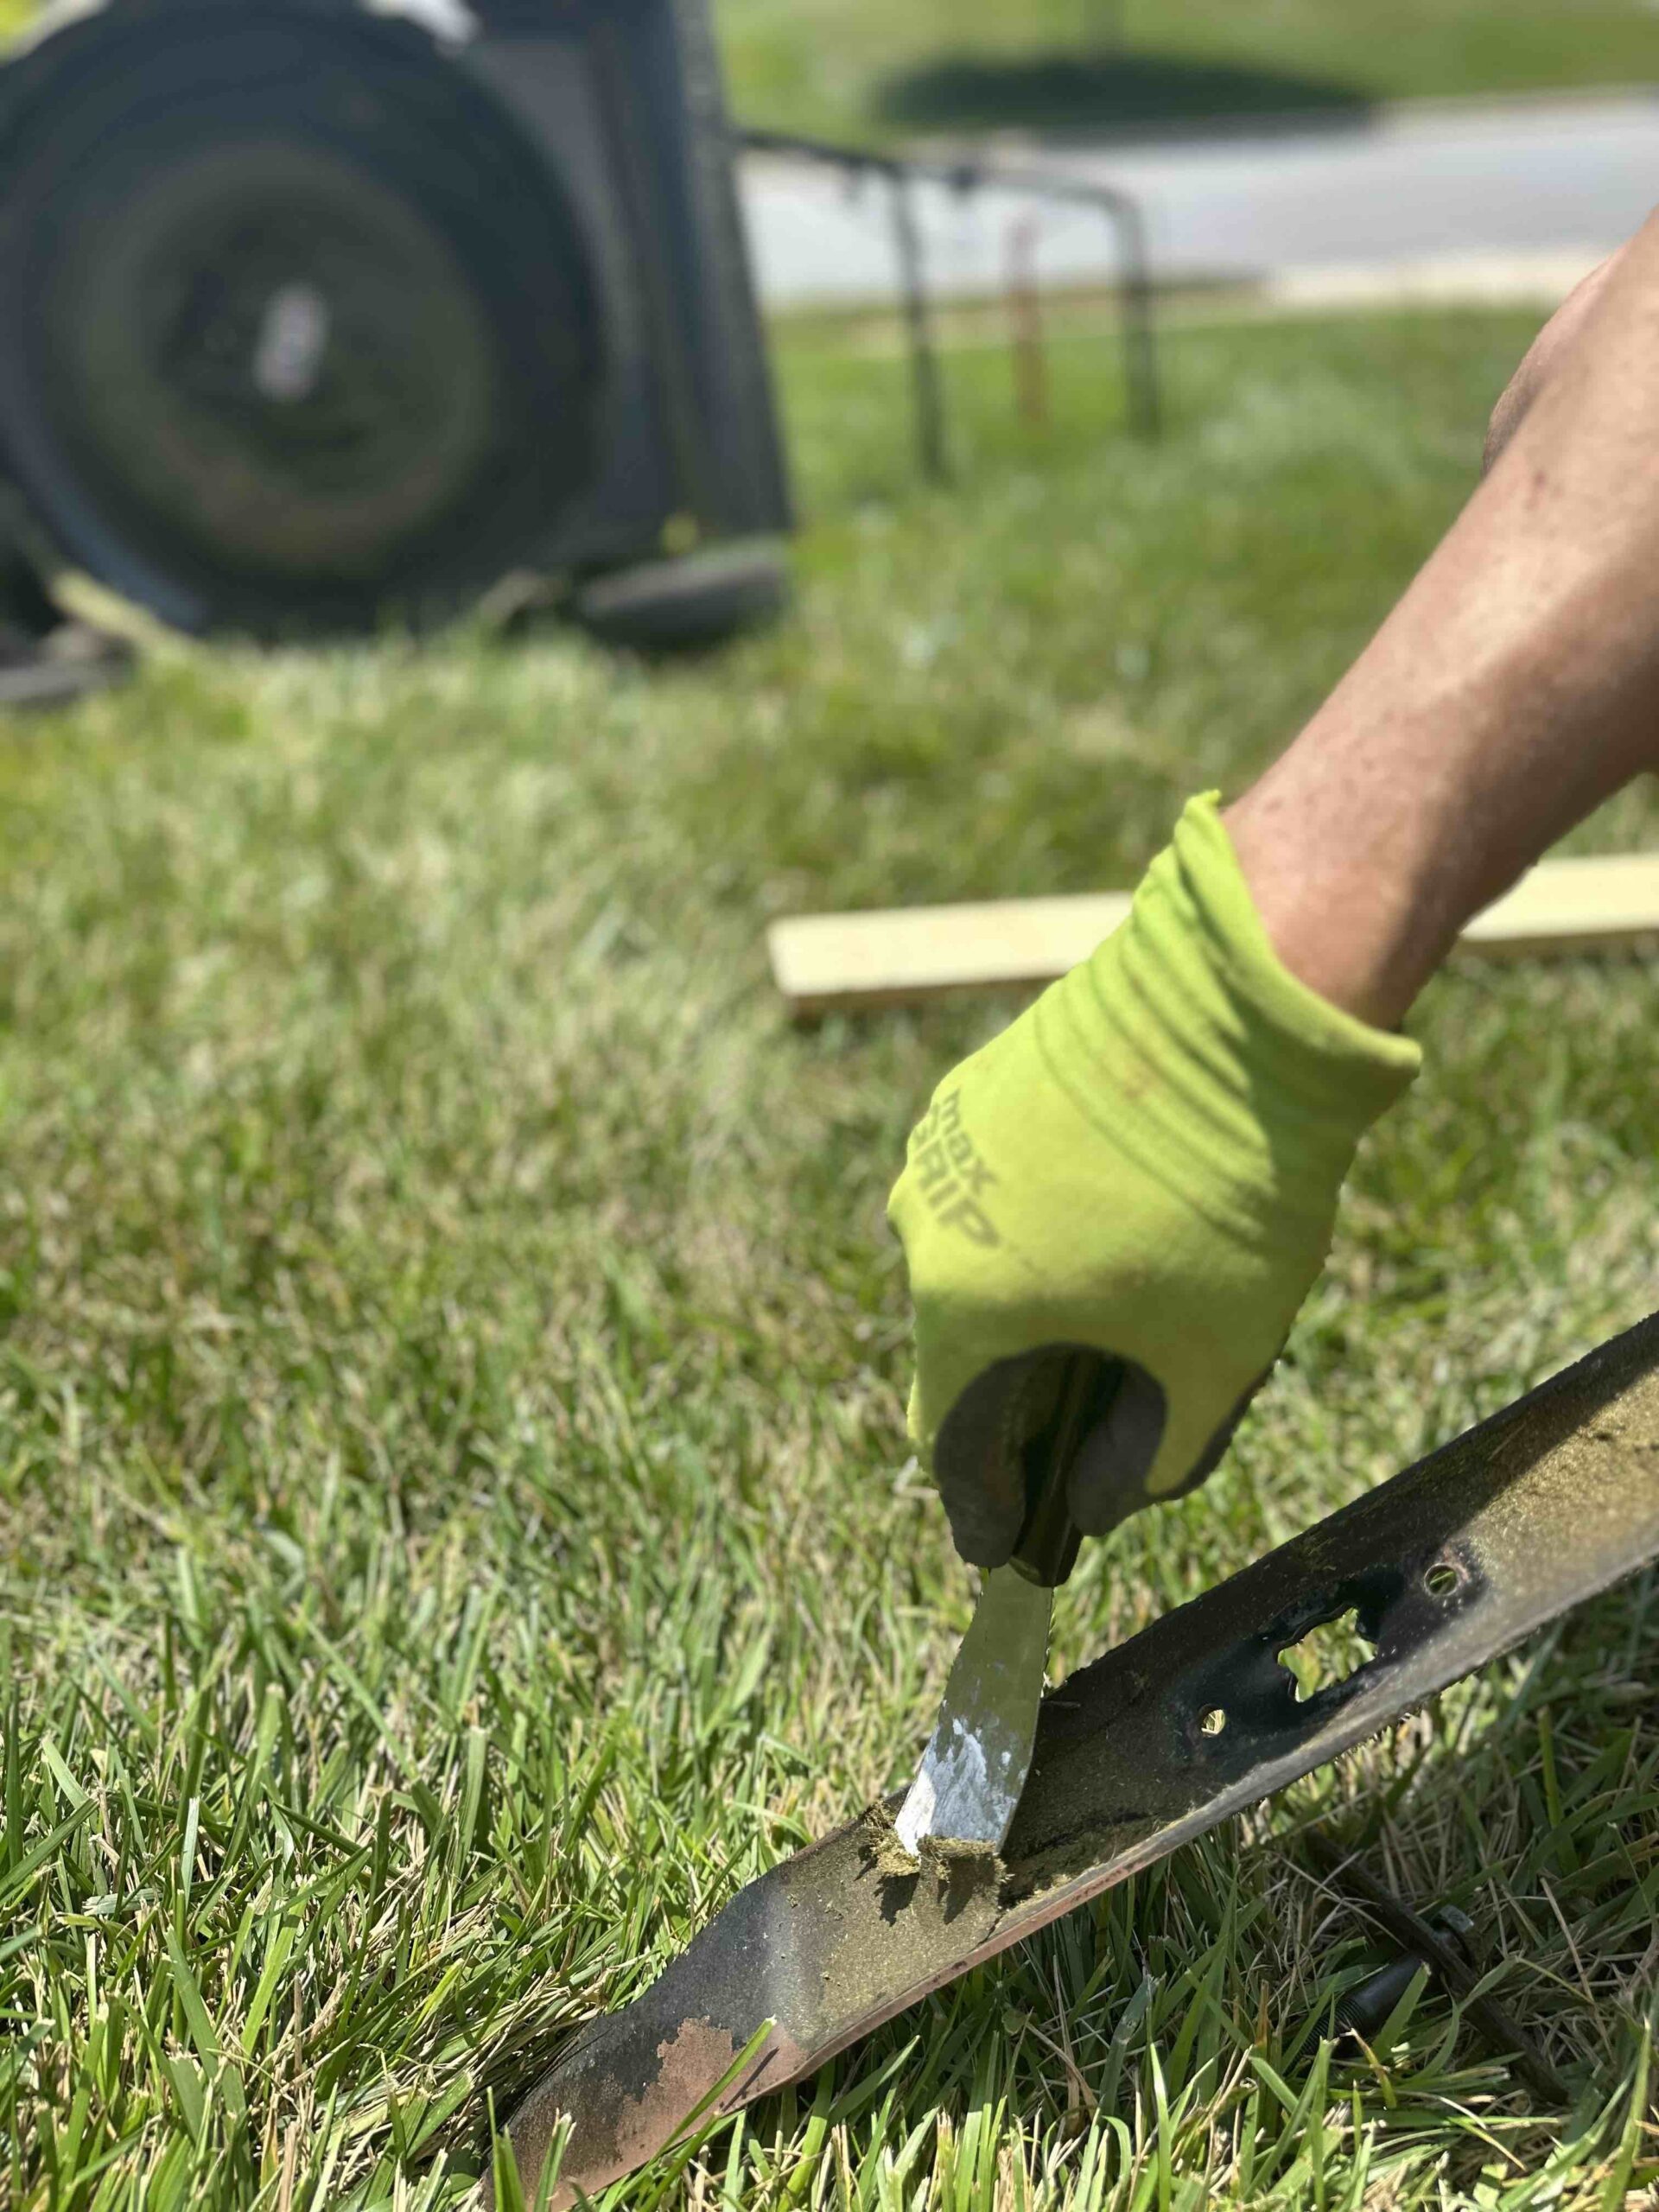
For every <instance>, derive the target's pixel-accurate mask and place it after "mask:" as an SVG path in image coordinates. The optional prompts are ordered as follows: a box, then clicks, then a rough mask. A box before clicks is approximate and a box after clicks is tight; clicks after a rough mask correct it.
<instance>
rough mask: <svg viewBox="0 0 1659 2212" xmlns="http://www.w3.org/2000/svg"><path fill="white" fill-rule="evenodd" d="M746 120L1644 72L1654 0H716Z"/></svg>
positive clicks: (1322, 98) (938, 120)
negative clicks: (1248, 0)
mask: <svg viewBox="0 0 1659 2212" xmlns="http://www.w3.org/2000/svg"><path fill="white" fill-rule="evenodd" d="M715 8H716V13H717V17H718V20H719V22H720V25H721V32H722V35H723V38H724V42H725V48H726V55H727V62H728V69H729V72H730V75H731V80H732V90H733V93H734V99H735V103H736V105H737V108H738V111H739V113H740V114H741V116H742V117H743V118H745V119H746V120H747V121H749V122H765V123H770V124H774V125H779V126H782V125H792V126H794V127H796V128H798V129H817V130H851V131H855V132H861V133H863V132H868V131H871V130H879V131H884V132H891V131H894V130H898V131H900V132H915V131H918V130H919V131H925V130H975V129H981V128H984V127H987V126H995V125H998V124H1006V125H1009V126H1014V127H1020V128H1032V129H1041V128H1044V127H1046V126H1052V127H1056V128H1075V127H1079V126H1082V127H1087V126H1088V125H1090V124H1116V123H1125V122H1129V123H1135V122H1148V121H1154V122H1155V121H1158V120H1160V119H1165V118H1191V117H1207V116H1213V115H1217V114H1222V115H1224V114H1229V113H1233V114H1238V113H1247V114H1248V113H1256V114H1283V113H1287V112H1294V111H1297V110H1300V109H1306V110H1309V111H1313V112H1317V111H1320V110H1323V109H1329V110H1332V111H1338V112H1339V111H1341V110H1342V109H1344V107H1348V108H1351V107H1352V106H1354V105H1357V104H1362V103H1363V102H1365V101H1369V100H1376V99H1402V98H1407V97H1410V96H1413V95H1416V94H1422V93H1447V92H1533V91H1537V90H1541V89H1548V88H1551V87H1556V86H1585V85H1611V84H1623V83H1645V82H1647V81H1649V80H1650V79H1652V78H1653V77H1654V75H1655V73H1656V71H1659V20H1656V18H1655V16H1654V13H1653V10H1652V9H1651V8H1650V7H1649V6H1647V5H1646V4H1644V0H1517V4H1515V5H1511V6H1504V5H1502V4H1500V0H1267V3H1266V4H1259V5H1256V6H1252V7H1242V6H1238V5H1230V4H1228V0H1025V4H1024V5H1023V6H1020V7H1018V8H1013V7H1009V6H1007V5H1005V4H1003V0H905V4H903V5H901V6H894V5H892V4H891V3H890V0H715Z"/></svg>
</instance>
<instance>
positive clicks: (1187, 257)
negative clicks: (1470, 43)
mask: <svg viewBox="0 0 1659 2212" xmlns="http://www.w3.org/2000/svg"><path fill="white" fill-rule="evenodd" d="M998 150H1001V149H1000V148H999V149H998ZM1007 152H1008V156H1009V158H1010V160H1011V161H1017V162H1018V164H1019V166H1020V168H1025V169H1031V168H1048V169H1052V170H1054V171H1056V172H1057V173H1061V172H1063V173H1065V174H1067V175H1074V176H1077V175H1081V176H1084V177H1088V178H1090V179H1093V180H1097V181H1103V182H1106V183H1110V184H1114V185H1117V186H1119V187H1121V188H1123V189H1124V190H1126V191H1128V192H1130V193H1132V194H1135V197H1136V198H1137V199H1138V200H1140V201H1141V205H1142V207H1143V208H1144V210H1145V212H1146V215H1147V226H1148V232H1149V237H1150V240H1151V246H1152V254H1153V261H1154V275H1155V277H1156V278H1157V280H1158V281H1159V282H1160V283H1165V284H1171V283H1207V282H1213V281H1222V282H1225V283H1256V282H1262V281H1265V280H1271V282H1272V283H1273V284H1274V286H1275V287H1276V288H1279V289H1281V290H1283V291H1285V293H1286V296H1287V303H1290V302H1294V300H1295V299H1296V298H1297V297H1299V296H1300V298H1301V299H1302V300H1303V302H1305V303H1306V304H1310V305H1311V304H1314V303H1315V302H1317V301H1318V300H1319V298H1320V297H1321V288H1323V290H1324V294H1325V296H1329V297H1331V298H1332V299H1333V300H1341V299H1343V298H1347V299H1350V300H1353V299H1357V298H1358V297H1360V296H1363V295H1364V293H1365V290H1366V287H1367V286H1368V285H1371V286H1373V287H1378V288H1380V289H1381V290H1382V292H1383V294H1384V295H1385V296H1402V297H1403V296H1418V293H1419V292H1420V293H1421V296H1427V297H1446V298H1449V297H1464V296H1474V297H1478V298H1485V299H1497V298H1509V297H1524V298H1527V299H1531V298H1533V297H1535V296H1536V297H1538V298H1540V299H1542V300H1548V299H1549V298H1551V297H1557V296H1560V292H1562V291H1564V290H1566V289H1567V288H1568V286H1569V285H1570V283H1572V282H1573V280H1574V279H1575V277H1576V276H1577V274H1579V273H1580V272H1581V271H1582V270H1584V269H1585V268H1586V267H1588V266H1589V265H1590V264H1591V263H1592V262H1593V261H1594V260H1595V259H1597V258H1599V256H1600V255H1601V254H1602V253H1603V252H1605V251H1606V250H1607V249H1608V248H1609V247H1610V246H1611V245H1615V244H1617V243H1618V240H1619V239H1620V238H1623V237H1624V236H1625V235H1626V234H1627V233H1628V232H1630V231H1631V230H1633V229H1634V228H1635V226H1637V224H1638V223H1639V222H1640V221H1641V220H1642V219H1643V216H1644V215H1645V214H1646V213H1648V211H1649V207H1651V206H1653V204H1654V203H1655V202H1656V200H1659V93H1645V92H1614V93H1607V94H1603V95H1591V96H1584V97H1580V98H1573V99H1566V98H1564V99H1527V100H1519V101H1512V102H1503V101H1491V102H1466V101H1455V102H1451V101H1448V102H1445V103H1440V102H1433V101H1426V102H1422V103H1420V104H1415V105H1405V106H1401V107H1394V108H1388V109H1383V110H1380V111H1377V112H1376V114H1375V115H1373V116H1371V117H1369V118H1360V119H1358V120H1356V121H1344V122H1342V123H1340V124H1321V125H1319V126H1318V127H1310V128H1279V129H1271V130H1252V131H1239V132H1228V133H1225V134H1217V135H1211V136H1208V137H1197V136H1189V137H1172V138H1169V139H1163V140H1154V141H1147V140H1146V139H1144V138H1141V139H1138V140H1121V141H1119V142H1117V143H1115V144H1113V143H1103V144H1101V145H1099V146H1096V147H1092V148H1091V147H1088V146H1076V147H1069V148H1067V149H1065V151H1064V152H1063V153H1060V152H1056V151H1054V150H1053V149H1052V148H1046V147H1044V148H1038V149H1032V148H1030V147H1027V146H1020V147H1018V148H1017V149H1016V148H1014V147H1013V146H1011V145H1010V146H1009V147H1008V148H1007ZM744 192H745V202H746V207H747V217H748V221H749V226H750V232H751V236H752V238H753V245H754V251H755V257H756V263H757V266H758V269H759V272H760V285H761V291H762V295H763V296H764V297H765V299H766V302H767V303H768V304H769V305H771V306H775V307H792V306H805V305H809V304H824V305H829V304H836V303H853V302H876V301H881V300H886V299H889V298H891V297H892V296H893V290H894V270H893V244H892V234H891V230H890V226H889V222H888V217H887V194H886V192H885V190H884V189H883V188H881V187H880V185H879V184H875V183H871V184H868V185H867V186H865V187H864V188H861V190H859V191H857V192H855V193H854V194H851V195H850V196H849V194H848V193H847V192H846V191H845V190H844V188H842V185H841V184H840V183H839V181H837V180H836V179H835V178H834V177H832V176H830V175H827V174H826V173H825V172H823V171H822V170H816V169H813V168H810V167H807V166H805V165H799V166H798V165H796V164H794V163H792V162H784V161H779V160H776V159H772V158H770V157H768V158H766V159H760V158H755V159H752V160H751V161H750V162H749V163H748V164H747V168H746V173H745V178H744ZM918 207H919V212H920V214H921V219H922V223H923V229H924V236H925V241H926V251H927V266H928V273H929V277H930V279H931V283H933V285H934V286H935V287H936V288H937V289H938V292H939V293H940V294H941V296H947V297H949V296H959V297H963V296H965V297H971V296H975V295H983V294H985V293H988V292H993V291H996V290H998V289H1001V287H1002V285H1003V284H1004V283H1005V282H1006V280H1007V268H1008V257H1009V251H1010V233H1011V232H1012V230H1013V229H1014V226H1015V225H1016V224H1017V223H1018V222H1019V220H1020V219H1021V218H1022V217H1024V216H1026V215H1028V214H1029V213H1031V212H1032V211H1033V201H1032V200H1030V199H1029V198H1027V197H1026V196H1024V195H1020V194H1007V193H1003V192H986V193H982V194H972V195H969V196H968V197H966V198H963V197H959V196H957V195H956V194H953V193H951V192H950V190H949V189H948V188H946V187H944V186H943V185H931V184H930V185H925V186H923V187H921V188H919V192H918ZM1038 264H1039V271H1040V273H1041V275H1042V277H1043V278H1044V279H1045V281H1046V282H1049V283H1061V284H1065V283H1071V284H1084V283H1096V282H1099V281H1101V280H1102V279H1103V278H1105V277H1109V276H1110V275H1111V274H1112V273H1113V271H1114V269H1115V265H1116V264H1115V259H1114V251H1113V242H1112V238H1111V234H1110V232H1109V229H1108V227H1107V226H1106V224H1105V222H1104V221H1103V219H1102V218H1100V217H1099V216H1098V215H1096V214H1094V213H1091V212H1090V211H1088V210H1084V209H1078V208H1076V207H1049V208H1047V209H1041V210H1039V232H1038ZM1460 288H1461V289H1460Z"/></svg>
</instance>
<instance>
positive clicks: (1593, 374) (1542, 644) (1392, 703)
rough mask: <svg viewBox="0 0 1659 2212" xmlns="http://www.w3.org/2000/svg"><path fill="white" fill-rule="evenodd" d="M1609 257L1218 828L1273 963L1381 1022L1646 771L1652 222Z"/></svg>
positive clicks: (1655, 310)
mask: <svg viewBox="0 0 1659 2212" xmlns="http://www.w3.org/2000/svg"><path fill="white" fill-rule="evenodd" d="M1621 261H1622V263H1623V264H1624V265H1623V266H1622V267H1621V268H1620V269H1618V270H1616V271H1615V272H1614V274H1613V278H1612V281H1611V283H1609V284H1607V285H1606V286H1605V287H1603V288H1599V292H1598V295H1597V296H1592V297H1591V298H1589V299H1587V300H1586V302H1584V304H1583V307H1582V308H1581V309H1580V312H1579V313H1578V314H1577V316H1576V323H1575V327H1573V329H1572V331H1571V333H1570V335H1571V337H1572V340H1573V348H1572V350H1571V352H1570V353H1569V354H1568V357H1567V359H1566V360H1565V361H1564V363H1560V364H1558V365H1556V368H1555V373H1554V375H1553V377H1552V378H1551V380H1550V382H1549V383H1548V386H1547V388H1545V389H1544V390H1543V391H1541V392H1539V393H1538V394H1537V395H1536V396H1535V397H1531V396H1529V398H1528V404H1526V405H1525V407H1524V409H1522V410H1515V409H1514V408H1511V415H1512V416H1513V415H1514V414H1515V413H1516V412H1517V411H1518V412H1519V413H1520V417H1521V419H1519V421H1518V422H1514V421H1512V422H1511V423H1510V425H1509V426H1508V427H1509V429H1510V431H1511V432H1512V435H1510V436H1509V439H1508V442H1507V449H1506V450H1504V451H1503V454H1502V457H1501V459H1500V460H1499V461H1498V462H1497V466H1496V467H1494V469H1493V470H1492V472H1491V474H1490V475H1489V476H1488V478H1487V480H1486V481H1485V482H1484V484H1483V485H1482V486H1481V487H1480V489H1479V490H1478V493H1476V495H1475V497H1474V498H1473V499H1472V500H1471V503H1470V505H1469V506H1468V507H1467V508H1466V509H1465V512H1464V513H1463V515H1462V516H1461V517H1460V518H1459V521H1458V523H1457V524H1456V525H1455V527H1454V528H1453V530H1452V531H1451V533H1450V534H1449V536H1448V537H1446V539H1445V540H1444V541H1443V543H1441V545H1440V548H1439V549H1438V550H1437V551H1436V553H1435V554H1434V556H1433V558H1432V559H1431V561H1430V562H1429V563H1428V565H1427V567H1426V568H1425V569H1423V571H1422V572H1421V575H1419V576H1418V578H1417V580H1416V582H1414V585H1413V586H1412V588H1411V589H1410V590H1409V591H1408V594H1406V596H1405V598H1404V599H1403V600H1402V601H1401V603H1400V605H1399V606H1398V607H1396V608H1395V611H1394V613H1393V614H1392V615H1391V616H1390V617H1389V620H1388V621H1387V622H1386V623H1385V624H1384V625H1383V628H1382V630H1381V631H1380V632H1378V634H1377V636H1376V638H1375V639H1373V640H1372V642H1371V644H1370V646H1369V647H1368V648H1367V650H1366V652H1364V653H1363V655H1362V656H1361V658H1360V659H1359V660H1358V661H1357V663H1356V664H1355V666H1354V667H1353V669H1352V670H1351V671H1350V672H1349V674H1348V676H1347V677H1345V678H1344V681H1343V683H1341V684H1340V685H1339V686H1338V689H1337V690H1336V691H1335V692H1334V693H1333V694H1332V696H1331V698H1330V699H1329V700H1328V701H1327V702H1326V703H1325V706H1324V707H1322V708H1321V709H1320V710H1319V713H1318V714H1317V715H1315V716H1314V717H1313V721H1311V722H1310V723H1309V724H1308V726H1307V728H1306V729H1305V730H1304V731H1303V733H1302V734H1301V735H1300V737H1299V738H1298V740H1297V741H1296V742H1295V744H1294V745H1293V746H1292V747H1291V748H1290V750H1289V751H1288V752H1287V753H1286V754H1285V755H1284V756H1283V757H1282V758H1281V760H1279V761H1278V762H1277V763H1276V764H1275V765H1274V767H1273V768H1271V769H1270V770H1269V771H1268V773H1267V774H1266V775H1265V776H1264V777H1263V778H1262V780H1261V781H1260V782H1259V783H1258V784H1257V785H1255V787H1254V788H1253V789H1252V790H1251V791H1249V792H1247V793H1246V795H1245V796H1244V797H1243V798H1242V799H1240V800H1239V801H1238V802H1237V804H1236V805H1235V806H1233V807H1232V808H1231V809H1230V811H1229V814H1228V817H1227V821H1228V827H1229V829H1230V832H1231V835H1232V837H1233V841H1234V843H1235V845H1236V849H1237V851H1238V855H1239V858H1240V861H1241V862H1242V864H1243V868H1244V872H1245V874H1246V876H1247V877H1248V879H1249V883H1250V886H1251V889H1252V891H1253V893H1254V894H1255V899H1256V902H1257V905H1258V906H1259V908H1260V910H1261V912H1262V918H1263V920H1264V921H1265V923H1266V925H1267V927H1268V933H1269V935H1270V936H1271V938H1273V940H1274V944H1275V947H1276V948H1277V950H1278V951H1279V953H1280V956H1281V958H1282V959H1283V960H1284V962H1285V963H1286V965H1287V967H1289V968H1290V969H1292V971H1293V972H1294V973H1295V974H1296V975H1298V976H1300V977H1301V979H1302V980H1303V981H1304V982H1306V983H1308V984H1310V985H1311V986H1312V987H1313V988H1314V989H1316V990H1318V991H1319V992H1320V993H1321V994H1322V995H1324V996H1325V997H1327V998H1329V999H1331V1000H1332V1001H1335V1002H1336V1003H1337V1004H1338V1005H1341V1006H1344V1007H1347V1008H1348V1009H1349V1010H1350V1011H1351V1012H1353V1013H1356V1014H1360V1015H1362V1016H1363V1018H1365V1019H1367V1020H1371V1021H1374V1022H1376V1023H1378V1024H1379V1025H1382V1026H1385V1027H1391V1026H1393V1025H1395V1024H1396V1023H1397V1022H1398V1021H1399V1020H1400V1019H1401V1017H1402V1015H1403V1014H1404V1013H1405V1011H1406V1009H1407V1008H1408V1007H1409V1005H1410V1004H1411V1001H1412V1000H1413V999H1414V997H1415V996H1416V995H1417V993H1418V992H1419V991H1420V990H1421V988H1422V986H1423V984H1424V983H1425V982H1427V979H1428V977H1429V976H1431V975H1432V974H1433V971H1434V969H1436V968H1437V967H1438V966H1439V964H1440V962H1441V960H1442V959H1443V958H1444V957H1445V956H1446V951H1447V950H1449V948H1450V946H1451V944H1452V942H1453V940H1454V939H1455V938H1456V936H1457V933H1458V931H1459V929H1460V928H1461V927H1462V925H1463V924H1464V923H1465V921H1466V920H1467V919H1468V918H1469V917H1470V916H1471V914H1473V913H1475V912H1478V910H1479V909H1480V908H1481V907H1482V906H1485V905H1486V904H1488V903H1489V902H1490V901H1491V899H1494V898H1496V897H1497V895H1498V894H1499V893H1501V892H1502V891H1503V890H1504V889H1505V888H1506V887H1508V886H1509V884H1510V883H1511V882H1513V880H1515V878H1516V876H1517V875H1518V874H1520V873H1521V872H1522V870H1523V869H1524V868H1527V867H1528V866H1529V864H1530V863H1531V862H1532V861H1534V860H1535V859H1536V858H1537V856H1538V855H1539V854H1540V853H1541V852H1542V851H1543V850H1544V849H1546V848H1547V847H1548V845H1549V844H1551V843H1552V842H1554V840H1555V839H1556V838H1557V837H1559V836H1560V835H1561V834H1562V833H1563V832H1564V831H1565V830H1567V829H1569V828H1570V827H1571V826H1572V825H1573V823H1575V822H1577V821H1579V820H1580V819H1581V818H1582V817H1584V816H1585V815H1586V814H1587V813H1588V812H1589V811H1590V810H1592V808H1593V807H1594V806H1596V805H1597V804H1599V802H1600V801H1601V800H1602V799H1603V798H1605V797H1607V795H1608V794H1609V793H1610V792H1611V791H1616V790H1617V789H1618V788H1619V786H1620V785H1623V784H1624V783H1626V782H1628V781H1629V780H1630V778H1631V777H1632V776H1634V775H1636V774H1637V773H1638V772H1641V771H1642V770H1643V769H1644V768H1648V767H1651V766H1656V765H1659V437H1656V436H1655V435H1654V429H1655V414H1654V410H1653V408H1652V406H1651V405H1650V404H1649V402H1648V400H1647V398H1646V393H1647V391H1648V390H1649V388H1650V387H1651V385H1652V383H1653V368H1652V364H1653V362H1654V361H1655V360H1656V359H1659V233H1656V234H1649V232H1644V233H1643V234H1642V236H1641V237H1640V238H1638V239H1637V241H1636V242H1634V244H1633V245H1632V246H1631V247H1630V248H1629V249H1627V250H1626V254H1625V256H1624V257H1621ZM1633 393H1636V394H1637V395H1638V397H1637V399H1635V400H1633V398H1632V394H1633ZM1501 419H1502V418H1501V417H1500V420H1501Z"/></svg>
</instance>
